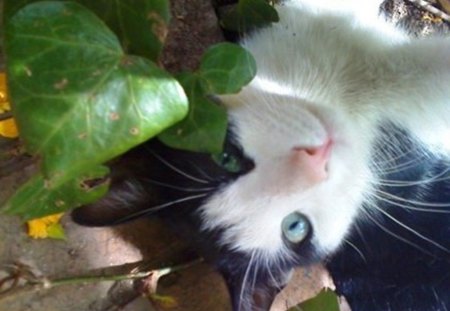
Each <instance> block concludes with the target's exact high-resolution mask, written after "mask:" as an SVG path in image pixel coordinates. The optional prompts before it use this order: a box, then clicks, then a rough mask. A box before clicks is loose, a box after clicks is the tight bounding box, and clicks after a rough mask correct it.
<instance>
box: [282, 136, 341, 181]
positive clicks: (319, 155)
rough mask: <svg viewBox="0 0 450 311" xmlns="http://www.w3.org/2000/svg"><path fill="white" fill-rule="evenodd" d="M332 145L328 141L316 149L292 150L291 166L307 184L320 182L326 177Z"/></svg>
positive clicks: (296, 148) (295, 148)
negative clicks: (293, 166)
mask: <svg viewBox="0 0 450 311" xmlns="http://www.w3.org/2000/svg"><path fill="white" fill-rule="evenodd" d="M332 145H333V142H332V141H331V139H330V140H328V141H327V142H326V143H324V144H323V145H321V146H318V147H307V148H306V147H294V148H292V151H293V155H292V158H291V159H292V161H293V163H292V164H293V165H295V166H296V167H297V169H298V170H300V171H301V173H302V174H303V176H304V177H305V178H306V179H307V180H308V181H309V182H311V183H318V182H321V181H323V180H325V179H326V178H327V177H328V171H327V165H328V161H329V159H330V154H331V149H332Z"/></svg>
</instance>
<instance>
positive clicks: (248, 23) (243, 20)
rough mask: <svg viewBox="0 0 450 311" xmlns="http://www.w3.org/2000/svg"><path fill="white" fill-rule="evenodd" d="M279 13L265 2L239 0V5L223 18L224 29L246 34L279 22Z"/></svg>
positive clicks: (262, 0)
mask: <svg viewBox="0 0 450 311" xmlns="http://www.w3.org/2000/svg"><path fill="white" fill-rule="evenodd" d="M278 21H279V16H278V13H277V11H276V10H275V9H274V8H273V7H272V6H271V5H270V4H269V3H267V1H265V0H239V3H238V4H237V5H236V6H235V7H234V8H233V9H231V10H230V11H229V12H227V13H226V14H225V16H223V17H222V19H221V21H220V23H221V25H222V27H223V28H225V29H228V30H233V31H240V32H245V31H248V30H250V29H252V28H257V27H262V26H266V25H268V24H270V23H274V22H278Z"/></svg>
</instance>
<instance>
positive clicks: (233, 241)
mask: <svg viewBox="0 0 450 311" xmlns="http://www.w3.org/2000/svg"><path fill="white" fill-rule="evenodd" d="M260 94H261V92H259V91H255V92H252V91H251V87H249V88H247V89H246V90H245V91H243V92H241V94H239V95H238V99H237V98H235V99H234V103H235V105H233V106H232V107H230V108H229V115H230V121H231V124H232V125H233V129H234V132H235V134H236V135H237V140H238V142H239V144H241V146H243V149H244V152H245V154H246V155H247V156H248V157H250V158H251V159H252V160H253V161H254V162H255V168H254V169H253V170H252V171H251V172H249V173H248V174H246V175H244V176H241V177H240V178H238V179H237V180H236V181H235V182H232V183H231V184H229V185H227V186H226V187H224V188H223V189H221V191H219V192H218V193H217V194H215V195H214V196H212V197H211V198H210V199H209V200H208V202H207V203H206V204H205V205H204V206H203V207H202V208H201V212H202V215H203V219H204V223H205V225H204V226H205V229H215V228H217V227H220V228H223V229H224V234H223V238H222V241H221V242H222V243H223V244H227V245H229V246H231V247H232V248H235V249H237V250H241V251H245V252H252V251H254V250H258V251H259V252H262V253H265V254H268V255H271V256H276V255H277V254H280V253H282V252H285V249H284V248H285V247H284V243H283V240H282V230H281V223H282V221H283V219H284V218H285V217H286V216H288V215H289V214H291V213H293V212H299V213H302V214H304V215H305V216H306V217H307V218H308V220H309V221H310V222H311V225H312V228H313V243H314V245H315V246H316V248H317V250H318V251H319V252H326V253H328V252H330V251H333V250H335V249H336V248H337V247H338V245H339V244H340V243H341V241H342V239H343V237H344V236H345V234H346V232H347V231H348V229H349V226H350V224H351V223H352V221H353V220H354V219H355V217H356V215H357V213H358V209H359V206H360V204H361V201H362V200H363V198H364V195H363V194H364V193H367V192H368V188H369V187H370V184H369V182H368V180H370V176H371V174H370V171H369V168H368V163H369V161H368V157H369V150H370V148H369V146H370V142H371V140H372V138H371V133H370V132H369V131H366V132H364V131H363V132H361V128H364V120H361V123H362V124H358V120H353V121H352V124H356V125H357V127H356V128H357V129H358V130H357V131H356V130H355V129H356V128H354V127H353V126H349V125H348V124H349V122H348V119H346V116H345V115H344V114H342V113H340V112H339V111H338V110H335V109H332V108H326V107H319V106H313V105H311V104H308V103H305V102H304V101H303V100H301V99H298V98H294V97H285V96H278V95H275V96H268V95H267V94H263V95H260ZM236 100H239V101H242V103H240V104H236ZM244 103H245V104H244ZM358 125H361V126H359V127H358ZM328 139H331V140H332V141H333V146H332V151H331V155H330V160H329V162H328V167H327V172H328V176H327V178H326V179H325V180H324V181H321V182H317V183H316V182H311V181H310V180H308V179H307V178H306V177H305V176H306V175H307V174H306V173H305V172H303V171H302V170H304V168H303V167H297V166H296V164H295V162H293V161H292V156H293V152H294V151H293V148H295V147H299V146H300V147H314V146H320V145H322V144H323V143H324V142H326V141H327V140H328Z"/></svg>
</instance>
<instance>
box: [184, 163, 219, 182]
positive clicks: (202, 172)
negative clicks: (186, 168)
mask: <svg viewBox="0 0 450 311" xmlns="http://www.w3.org/2000/svg"><path fill="white" fill-rule="evenodd" d="M189 163H190V164H191V165H192V167H194V168H195V169H196V170H197V172H199V173H200V174H201V175H202V176H203V177H205V179H206V180H208V181H214V178H212V177H211V176H210V175H208V174H207V173H206V172H205V170H203V169H202V168H201V167H199V166H198V165H196V164H194V163H192V162H189Z"/></svg>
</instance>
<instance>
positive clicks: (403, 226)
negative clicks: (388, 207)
mask: <svg viewBox="0 0 450 311" xmlns="http://www.w3.org/2000/svg"><path fill="white" fill-rule="evenodd" d="M372 206H373V207H374V208H375V209H377V210H378V211H379V212H380V213H382V214H384V215H385V216H386V217H388V218H389V219H390V220H392V221H393V222H395V223H396V224H397V225H399V226H401V227H402V228H404V229H406V230H407V231H409V232H411V233H412V234H414V235H415V236H417V237H419V238H421V239H422V240H424V241H427V242H428V243H430V244H431V245H434V246H436V247H437V248H439V249H441V250H443V251H444V252H446V253H449V254H450V250H449V249H448V248H446V247H444V246H442V245H441V244H439V243H437V242H435V241H433V240H432V239H430V238H428V237H426V236H425V235H423V234H421V233H420V232H418V231H416V230H414V229H412V228H411V227H408V226H407V225H405V224H404V223H402V222H401V221H399V220H397V219H395V217H393V216H392V215H391V214H389V213H388V212H386V211H384V210H383V209H382V208H379V207H378V206H376V205H375V204H373V205H372Z"/></svg>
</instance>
